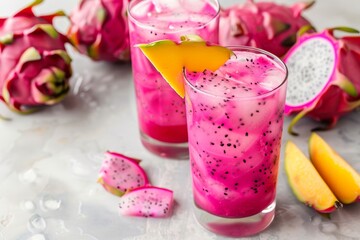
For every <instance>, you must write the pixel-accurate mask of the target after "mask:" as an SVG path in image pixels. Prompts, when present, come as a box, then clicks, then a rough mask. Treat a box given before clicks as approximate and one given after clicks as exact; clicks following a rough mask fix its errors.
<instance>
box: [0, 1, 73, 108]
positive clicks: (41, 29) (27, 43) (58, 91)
mask: <svg viewBox="0 0 360 240" xmlns="http://www.w3.org/2000/svg"><path fill="white" fill-rule="evenodd" d="M41 2H42V0H35V1H33V2H32V3H31V4H29V5H28V6H27V7H25V8H24V9H22V10H20V11H19V12H17V13H15V14H14V15H13V16H11V17H8V18H4V19H0V63H1V64H0V100H2V101H3V102H4V103H5V104H6V105H7V106H8V107H9V108H10V109H11V110H13V111H16V112H19V113H31V112H33V111H35V110H38V109H40V108H42V107H44V106H49V105H53V104H56V103H58V102H60V101H61V100H62V99H63V98H64V97H65V96H66V94H67V93H68V91H69V79H70V77H71V74H72V71H71V58H70V56H69V55H68V53H67V52H66V49H65V46H64V45H65V43H66V42H68V40H67V38H66V37H65V36H64V35H62V34H61V33H59V32H57V30H56V29H55V28H54V26H53V18H54V17H56V16H63V15H64V13H63V12H62V11H58V12H56V13H54V14H51V15H46V16H36V15H35V14H34V13H33V11H32V8H33V7H34V6H36V5H38V4H40V3H41Z"/></svg>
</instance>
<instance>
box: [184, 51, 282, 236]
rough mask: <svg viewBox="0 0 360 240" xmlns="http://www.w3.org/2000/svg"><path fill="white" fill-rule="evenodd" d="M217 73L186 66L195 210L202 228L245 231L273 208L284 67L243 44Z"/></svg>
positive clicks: (256, 227) (263, 223)
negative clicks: (198, 71) (187, 69)
mask: <svg viewBox="0 0 360 240" xmlns="http://www.w3.org/2000/svg"><path fill="white" fill-rule="evenodd" d="M232 50H233V52H234V54H235V55H234V56H233V57H231V59H229V60H228V61H227V62H226V63H225V64H224V66H222V67H221V68H220V69H219V70H217V71H216V72H214V73H213V72H210V71H204V72H201V73H191V72H186V71H185V73H184V74H185V82H186V86H185V89H186V90H185V91H186V94H185V102H186V109H187V124H188V132H189V150H190V161H191V170H192V180H193V194H194V201H195V216H196V218H197V220H198V221H199V222H200V224H202V225H203V226H204V227H206V228H207V229H209V230H211V231H213V232H216V233H218V234H222V235H227V236H236V237H239V236H247V235H252V234H256V233H258V232H260V231H262V230H263V229H265V228H266V227H267V226H268V225H269V224H270V223H271V222H272V220H273V218H274V213H275V205H276V202H275V195H276V183H277V175H278V168H279V157H280V146H281V136H282V126H283V109H284V102H285V95H286V78H287V69H286V67H285V65H284V64H283V63H282V61H281V60H280V59H278V58H277V57H276V56H274V55H272V54H270V53H268V52H265V51H263V50H260V49H256V48H250V47H234V48H232Z"/></svg>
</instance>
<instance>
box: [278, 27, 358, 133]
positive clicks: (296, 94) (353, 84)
mask: <svg viewBox="0 0 360 240" xmlns="http://www.w3.org/2000/svg"><path fill="white" fill-rule="evenodd" d="M358 33H359V32H358V31H357V30H355V29H351V28H347V27H341V28H331V29H326V30H324V31H322V32H319V33H305V34H303V35H301V36H300V37H299V38H298V41H297V43H296V44H295V45H294V46H293V47H292V48H291V49H290V51H289V52H288V53H287V55H286V56H285V57H284V61H285V63H286V65H287V67H288V70H289V75H288V89H287V97H286V105H285V114H287V115H290V114H293V113H296V114H297V115H296V116H295V117H294V118H293V119H292V121H291V123H290V125H289V129H288V131H289V132H290V133H293V134H296V133H295V132H294V131H293V127H294V125H295V124H296V123H297V122H298V121H299V120H300V119H301V118H302V117H304V116H308V117H311V118H313V119H315V120H317V121H321V122H325V123H326V124H327V126H326V127H325V128H323V129H327V128H332V127H334V126H335V125H336V123H337V121H338V120H339V118H340V117H341V116H343V115H345V114H346V113H349V112H351V111H353V110H354V109H355V108H358V107H359V106H360V78H359V76H360V35H359V34H358ZM337 34H340V35H341V36H339V35H337ZM317 129H319V128H317Z"/></svg>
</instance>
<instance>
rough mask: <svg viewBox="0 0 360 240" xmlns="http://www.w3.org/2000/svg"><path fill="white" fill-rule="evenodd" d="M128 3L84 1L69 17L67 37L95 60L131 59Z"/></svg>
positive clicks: (103, 0)
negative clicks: (127, 13)
mask: <svg viewBox="0 0 360 240" xmlns="http://www.w3.org/2000/svg"><path fill="white" fill-rule="evenodd" d="M128 3H129V0H81V1H80V3H79V4H78V5H77V6H76V8H75V9H74V10H73V11H72V13H71V15H70V22H71V24H70V28H69V31H68V37H69V39H70V40H71V42H72V44H73V45H74V46H75V48H76V49H77V50H78V51H79V52H80V53H82V54H84V55H87V56H89V57H90V58H91V59H93V60H95V61H100V60H102V61H110V62H115V61H127V60H129V59H130V52H129V51H130V50H129V49H130V44H129V29H128V24H127V15H126V8H127V5H128Z"/></svg>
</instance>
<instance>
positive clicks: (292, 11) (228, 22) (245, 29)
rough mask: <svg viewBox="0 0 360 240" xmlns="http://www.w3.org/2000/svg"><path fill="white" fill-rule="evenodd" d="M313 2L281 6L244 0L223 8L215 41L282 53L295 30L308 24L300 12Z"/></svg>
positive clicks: (294, 40) (289, 44)
mask: <svg viewBox="0 0 360 240" xmlns="http://www.w3.org/2000/svg"><path fill="white" fill-rule="evenodd" d="M313 4H314V1H309V2H299V3H296V4H294V5H292V6H285V5H280V4H277V3H274V2H254V0H247V1H246V2H245V4H237V5H233V6H231V7H229V8H227V9H223V10H222V12H221V14H220V28H219V29H220V33H219V36H220V39H219V43H220V44H221V45H223V46H233V45H247V46H253V47H259V48H262V49H264V50H267V51H269V52H271V53H273V54H275V55H277V56H279V57H282V56H283V55H284V54H285V53H286V52H287V51H288V50H289V49H290V47H291V46H292V45H294V44H295V42H296V33H297V31H298V30H299V29H300V28H301V27H302V26H307V25H311V24H310V22H309V21H308V20H307V19H306V18H304V17H303V16H302V15H301V13H302V11H303V10H305V9H308V8H309V7H311V6H312V5H313ZM309 31H313V29H309Z"/></svg>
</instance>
